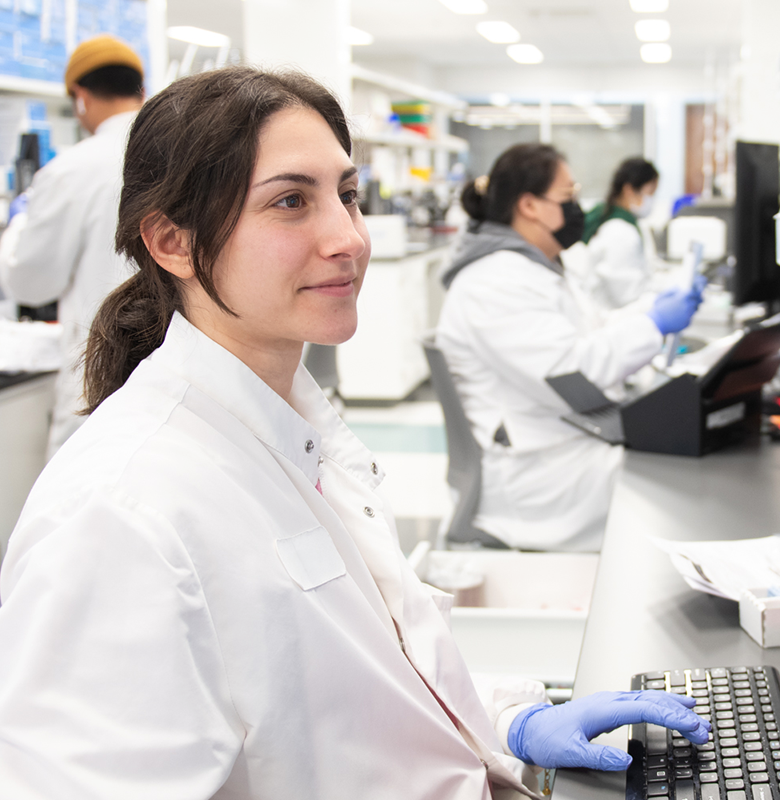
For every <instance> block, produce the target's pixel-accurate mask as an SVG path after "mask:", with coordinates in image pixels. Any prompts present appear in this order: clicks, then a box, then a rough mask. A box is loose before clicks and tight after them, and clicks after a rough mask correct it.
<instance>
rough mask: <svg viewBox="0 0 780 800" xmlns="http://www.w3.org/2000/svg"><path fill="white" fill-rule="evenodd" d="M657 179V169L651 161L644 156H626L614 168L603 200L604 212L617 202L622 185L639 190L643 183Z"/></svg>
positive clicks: (607, 211)
mask: <svg viewBox="0 0 780 800" xmlns="http://www.w3.org/2000/svg"><path fill="white" fill-rule="evenodd" d="M656 180H658V170H657V169H656V168H655V166H654V165H653V163H652V162H651V161H645V159H644V158H638V157H637V158H627V159H626V160H625V161H623V162H622V163H621V164H620V166H619V167H618V168H617V169H616V170H615V174H614V175H613V176H612V182H611V184H610V187H609V194H608V195H607V200H606V202H605V204H604V205H605V206H606V208H605V213H609V211H610V210H611V209H612V207H613V206H614V205H615V203H616V202H617V199H618V197H620V193H621V192H622V191H623V187H624V186H625V185H626V184H628V185H629V186H630V187H631V188H632V189H634V191H637V192H638V191H639V190H640V189H641V188H642V187H643V186H644V185H645V184H648V183H650V182H651V181H656Z"/></svg>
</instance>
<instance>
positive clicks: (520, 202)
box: [513, 192, 539, 220]
mask: <svg viewBox="0 0 780 800" xmlns="http://www.w3.org/2000/svg"><path fill="white" fill-rule="evenodd" d="M538 202H539V198H538V197H537V196H536V195H534V194H531V192H525V193H524V194H521V195H520V197H518V198H517V201H516V202H515V207H514V215H513V216H515V217H524V218H525V219H533V220H535V219H536V218H537V216H538V212H537V206H538Z"/></svg>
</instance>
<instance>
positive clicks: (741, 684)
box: [731, 681, 750, 689]
mask: <svg viewBox="0 0 780 800" xmlns="http://www.w3.org/2000/svg"><path fill="white" fill-rule="evenodd" d="M731 685H732V686H733V687H734V688H735V689H749V688H750V681H734V683H732V684H731Z"/></svg>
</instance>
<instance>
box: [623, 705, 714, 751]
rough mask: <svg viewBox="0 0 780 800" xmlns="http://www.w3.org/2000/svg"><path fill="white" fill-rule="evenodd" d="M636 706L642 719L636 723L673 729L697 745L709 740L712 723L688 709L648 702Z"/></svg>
mask: <svg viewBox="0 0 780 800" xmlns="http://www.w3.org/2000/svg"><path fill="white" fill-rule="evenodd" d="M636 705H637V707H638V708H637V710H638V712H639V715H640V716H641V719H637V720H635V721H636V722H651V723H653V724H655V725H663V726H664V727H665V728H672V729H673V730H676V731H679V732H680V733H682V734H683V735H684V736H685V737H686V738H687V739H690V740H691V741H692V742H696V743H697V744H703V743H704V742H706V741H707V739H708V738H709V732H710V730H711V728H712V726H711V725H710V723H709V722H707V720H705V719H702V718H701V717H700V716H698V715H697V714H694V712H693V711H689V710H688V709H687V708H681V707H680V706H678V707H677V708H672V707H669V706H667V705H666V704H662V703H650V702H646V701H640V702H639V703H637V704H636ZM623 724H624V725H625V724H627V723H625V722H624V723H623Z"/></svg>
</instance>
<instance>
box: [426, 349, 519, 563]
mask: <svg viewBox="0 0 780 800" xmlns="http://www.w3.org/2000/svg"><path fill="white" fill-rule="evenodd" d="M422 346H423V350H424V351H425V357H426V358H427V359H428V364H429V366H430V368H431V384H432V385H433V390H434V392H435V393H436V396H437V397H438V398H439V402H440V403H441V407H442V410H443V411H444V425H445V428H446V430H447V453H448V467H447V483H448V484H449V485H450V486H451V487H452V488H453V489H454V490H455V491H456V492H457V495H458V499H457V502H456V504H455V508H454V510H453V512H452V515H451V516H450V519H449V525H448V526H447V530H446V531H445V533H444V538H445V540H446V542H447V543H449V544H472V543H477V544H479V545H482V546H483V547H492V548H496V549H503V550H506V549H509V548H508V547H507V545H505V544H504V543H503V542H501V541H500V540H498V539H496V538H495V537H494V536H491V535H490V534H489V533H486V532H485V531H481V530H479V529H478V528H475V527H474V525H473V524H472V520H473V519H474V515H475V514H476V512H477V506H478V505H479V494H480V489H481V485H482V448H481V447H480V446H479V444H478V443H477V440H476V439H475V438H474V434H473V433H472V432H471V425H470V423H469V421H468V419H467V418H466V414H465V412H464V411H463V405H462V404H461V402H460V397H459V396H458V393H457V391H456V389H455V383H454V382H453V380H452V375H451V373H450V369H449V367H448V366H447V361H446V360H445V358H444V353H442V352H441V350H439V348H438V347H437V346H436V345H435V344H434V342H433V336H432V335H428V336H426V337H424V338H423V340H422Z"/></svg>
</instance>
